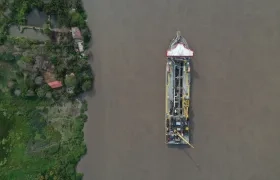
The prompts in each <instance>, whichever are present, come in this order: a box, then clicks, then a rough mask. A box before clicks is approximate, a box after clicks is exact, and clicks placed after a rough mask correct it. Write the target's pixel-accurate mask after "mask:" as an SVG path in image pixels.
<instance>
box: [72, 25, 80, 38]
mask: <svg viewBox="0 0 280 180" xmlns="http://www.w3.org/2000/svg"><path fill="white" fill-rule="evenodd" d="M71 32H72V37H73V39H75V40H76V39H79V40H82V39H83V36H82V33H81V31H80V29H79V28H78V27H72V28H71Z"/></svg>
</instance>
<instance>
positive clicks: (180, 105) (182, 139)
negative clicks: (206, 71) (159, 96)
mask: <svg viewBox="0 0 280 180" xmlns="http://www.w3.org/2000/svg"><path fill="white" fill-rule="evenodd" d="M189 100H190V59H189V58H188V57H169V58H168V61H167V65H166V143H167V144H189V112H188V111H189Z"/></svg>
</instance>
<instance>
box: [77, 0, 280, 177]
mask: <svg viewBox="0 0 280 180" xmlns="http://www.w3.org/2000/svg"><path fill="white" fill-rule="evenodd" d="M84 6H85V8H86V10H87V13H88V16H89V18H88V23H89V25H90V28H91V29H92V34H93V46H92V51H93V54H94V59H93V63H92V64H93V65H92V67H93V69H94V71H95V75H96V82H95V86H96V93H95V95H91V96H90V97H89V120H88V122H87V123H86V127H85V138H86V142H87V146H88V154H87V155H86V156H85V157H84V158H83V160H82V161H81V163H80V164H79V166H78V170H79V171H81V172H84V174H85V176H84V179H85V180H170V179H172V180H180V179H190V180H279V178H280V171H279V167H280V156H279V152H280V132H279V127H280V121H279V114H278V113H279V102H280V96H279V92H280V71H279V68H280V60H279V48H280V2H279V1H278V0H267V1H262V0H254V1H253V0H211V1H205V0H149V1H148V0H144V1H140V0H118V1H116V0H84ZM176 30H180V31H181V32H182V35H183V36H185V38H186V39H187V41H188V43H189V45H190V47H191V48H192V49H193V50H194V51H195V57H194V59H193V65H194V71H195V73H194V76H195V77H194V79H193V91H192V92H193V94H192V98H193V99H192V107H193V116H194V117H193V121H194V139H193V140H194V146H195V149H178V148H169V147H167V146H166V145H165V144H164V107H165V106H164V94H165V93H164V83H165V79H164V73H165V62H166V59H165V50H166V48H167V46H168V44H169V42H170V40H171V39H172V38H173V37H174V35H175V33H176Z"/></svg>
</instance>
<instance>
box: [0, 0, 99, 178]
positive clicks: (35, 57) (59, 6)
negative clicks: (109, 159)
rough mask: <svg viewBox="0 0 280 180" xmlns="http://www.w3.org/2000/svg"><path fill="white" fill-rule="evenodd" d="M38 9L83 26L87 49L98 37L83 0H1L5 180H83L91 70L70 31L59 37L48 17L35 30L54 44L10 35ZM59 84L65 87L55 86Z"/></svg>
mask: <svg viewBox="0 0 280 180" xmlns="http://www.w3.org/2000/svg"><path fill="white" fill-rule="evenodd" d="M35 8H36V9H38V10H39V11H43V12H45V13H46V14H47V15H48V16H49V15H51V16H57V18H58V24H59V25H60V26H63V27H64V28H67V29H70V28H71V27H72V26H75V27H78V28H79V29H80V30H81V32H82V35H83V37H84V42H85V47H84V49H85V51H87V48H88V43H89V42H90V38H91V35H90V31H89V29H88V27H87V25H86V21H85V20H86V14H85V12H84V10H83V7H82V3H81V0H76V1H63V0H50V2H49V3H44V2H43V1H42V0H36V1H34V0H0V21H1V24H0V169H1V171H0V179H1V180H33V179H34V180H36V179H38V180H78V179H82V175H81V174H78V173H77V172H76V165H77V163H78V162H79V160H80V158H81V157H82V156H83V155H84V154H85V153H86V145H85V143H84V137H83V136H84V135H83V131H82V130H83V126H84V123H85V121H86V120H87V116H86V114H85V113H86V111H87V103H86V101H84V100H79V99H78V98H77V97H78V96H79V95H80V94H81V93H84V92H86V91H89V90H90V89H91V88H92V86H93V80H94V79H93V74H92V70H91V67H90V65H89V63H88V61H87V55H86V56H83V55H81V53H79V52H77V51H75V42H74V40H73V39H72V36H71V33H70V32H69V31H62V32H55V33H54V32H53V30H52V29H51V24H50V23H51V22H50V21H49V20H47V22H43V23H44V24H43V26H42V27H33V29H38V28H39V31H41V32H42V33H44V34H46V35H48V36H49V37H51V40H50V41H39V40H31V39H27V38H18V37H13V36H12V35H10V34H9V27H10V26H11V25H16V26H19V27H20V26H21V25H28V24H27V16H28V14H29V13H30V12H31V11H32V10H33V9H35ZM21 28H25V27H21ZM40 29H41V30H40ZM53 81H60V82H61V83H62V85H63V86H62V87H59V88H51V87H50V85H48V83H49V82H53Z"/></svg>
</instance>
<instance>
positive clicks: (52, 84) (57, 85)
mask: <svg viewBox="0 0 280 180" xmlns="http://www.w3.org/2000/svg"><path fill="white" fill-rule="evenodd" d="M48 85H49V86H50V87H51V88H52V89H55V88H60V87H62V82H61V81H52V82H49V83H48Z"/></svg>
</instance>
